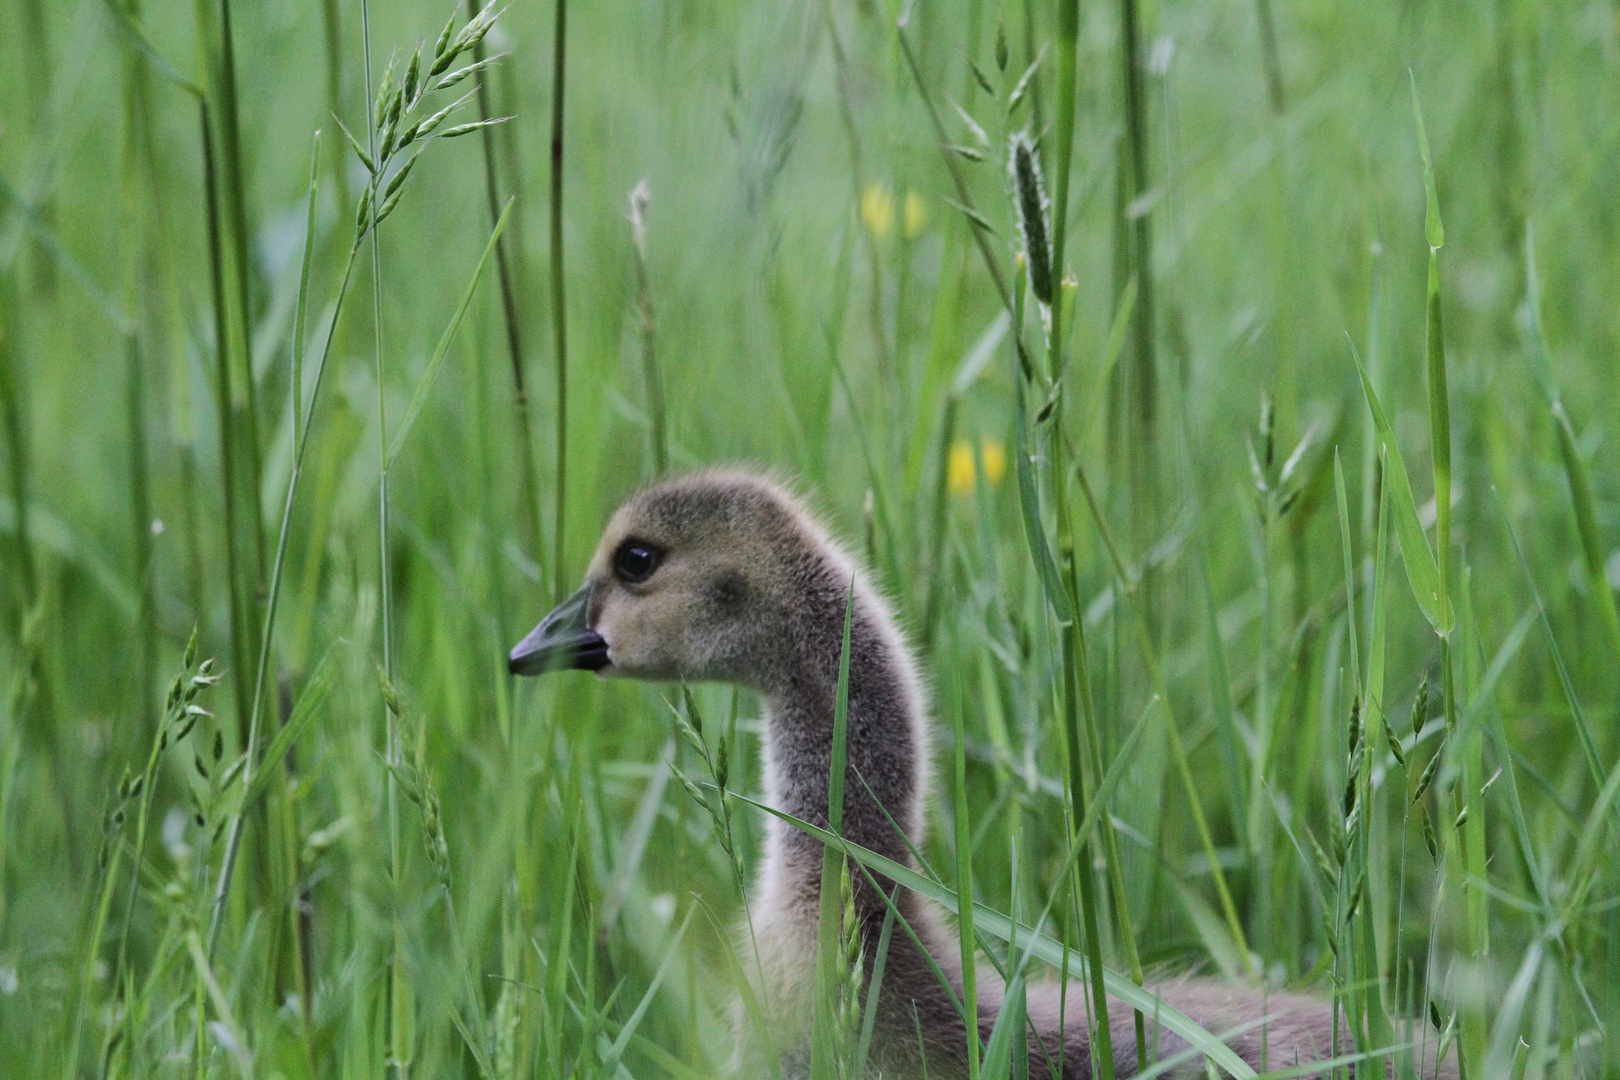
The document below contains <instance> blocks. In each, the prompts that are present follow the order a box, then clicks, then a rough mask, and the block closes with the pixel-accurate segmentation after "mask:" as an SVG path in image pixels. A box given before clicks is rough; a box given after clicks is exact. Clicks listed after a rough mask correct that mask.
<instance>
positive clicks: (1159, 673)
mask: <svg viewBox="0 0 1620 1080" xmlns="http://www.w3.org/2000/svg"><path fill="white" fill-rule="evenodd" d="M1074 469H1075V473H1076V475H1077V477H1078V479H1079V481H1080V487H1081V490H1082V491H1084V492H1085V493H1086V504H1087V508H1088V509H1089V510H1090V511H1091V519H1092V523H1093V524H1094V525H1096V527H1097V531H1098V533H1099V534H1100V535H1101V536H1102V538H1103V546H1104V548H1105V549H1106V550H1107V551H1108V553H1109V558H1110V559H1111V561H1112V563H1113V570H1114V588H1115V590H1116V595H1117V596H1119V597H1120V598H1121V599H1122V600H1129V601H1132V602H1131V603H1129V604H1126V605H1125V606H1128V607H1129V608H1130V609H1131V615H1132V618H1131V619H1130V622H1131V625H1132V627H1133V629H1134V630H1135V631H1136V644H1137V648H1138V649H1139V650H1140V651H1141V653H1142V658H1143V660H1144V661H1145V663H1146V667H1147V669H1148V678H1149V682H1150V685H1151V686H1152V687H1153V690H1154V692H1155V693H1156V694H1157V695H1158V696H1159V699H1160V700H1161V701H1162V702H1163V703H1164V709H1165V733H1166V734H1167V735H1168V736H1169V740H1170V752H1171V756H1172V757H1173V758H1174V759H1175V763H1176V769H1177V772H1178V773H1179V774H1180V776H1181V782H1182V786H1183V788H1184V789H1185V790H1186V793H1187V801H1188V809H1190V810H1191V811H1192V815H1193V823H1194V825H1196V827H1197V829H1198V837H1199V842H1200V844H1201V845H1202V847H1203V850H1204V858H1205V860H1206V861H1207V862H1208V863H1209V872H1210V877H1211V878H1213V879H1214V882H1215V891H1216V893H1217V895H1218V896H1219V897H1220V901H1221V910H1222V913H1223V914H1224V915H1225V917H1226V923H1227V929H1228V930H1229V931H1230V932H1231V934H1232V940H1233V941H1234V942H1236V943H1237V947H1238V951H1239V952H1240V953H1241V954H1242V955H1243V956H1244V957H1245V958H1246V959H1247V960H1248V961H1249V962H1251V963H1252V960H1253V957H1252V956H1251V954H1250V952H1249V945H1248V938H1247V936H1246V935H1245V934H1244V932H1243V924H1242V920H1241V919H1239V918H1238V913H1237V905H1236V904H1235V903H1233V901H1232V893H1231V890H1230V889H1229V888H1228V887H1227V884H1226V872H1225V871H1224V870H1222V869H1221V864H1220V857H1219V854H1218V853H1217V851H1216V849H1215V838H1214V835H1213V834H1212V833H1211V832H1210V828H1209V822H1208V821H1207V820H1206V819H1205V817H1204V807H1203V798H1202V796H1201V795H1200V794H1199V791H1198V784H1197V782H1196V781H1195V780H1194V779H1193V775H1192V768H1191V766H1190V764H1189V762H1188V760H1187V749H1186V746H1185V745H1184V744H1183V743H1182V741H1181V733H1180V731H1179V730H1178V728H1177V724H1176V718H1175V713H1174V711H1173V710H1172V709H1171V707H1170V693H1169V684H1168V681H1167V680H1166V678H1165V674H1164V668H1163V665H1162V664H1161V662H1160V660H1159V651H1158V648H1157V647H1156V646H1155V645H1154V642H1153V637H1152V633H1151V628H1150V626H1149V623H1148V618H1147V614H1146V612H1145V611H1144V610H1143V605H1142V603H1141V600H1140V597H1139V596H1138V594H1137V591H1136V590H1137V587H1138V585H1139V584H1140V581H1139V579H1138V578H1137V577H1136V576H1133V575H1132V574H1131V572H1130V569H1129V568H1128V567H1127V566H1126V565H1125V561H1124V558H1123V556H1122V555H1121V554H1120V549H1119V545H1118V544H1117V543H1116V542H1115V540H1114V536H1113V530H1112V529H1111V528H1110V527H1109V525H1108V519H1107V518H1106V517H1104V516H1103V512H1102V504H1101V503H1100V502H1099V501H1098V500H1097V496H1096V492H1095V489H1094V488H1093V487H1092V485H1091V481H1090V480H1089V479H1088V478H1087V476H1086V472H1085V467H1084V466H1083V465H1082V464H1081V463H1080V462H1079V460H1078V458H1076V460H1075V464H1074ZM1255 974H1259V972H1255Z"/></svg>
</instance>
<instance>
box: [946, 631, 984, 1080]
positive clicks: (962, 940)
mask: <svg viewBox="0 0 1620 1080" xmlns="http://www.w3.org/2000/svg"><path fill="white" fill-rule="evenodd" d="M955 639H956V635H955V634H952V645H955V646H959V645H960V643H959V642H958V641H956V640H955ZM952 651H953V652H957V653H959V652H960V649H959V648H953V649H952ZM951 723H952V728H953V730H952V734H953V736H954V738H953V740H952V742H953V746H952V751H953V752H952V759H951V765H952V775H953V778H954V781H955V783H954V784H953V785H952V787H953V789H954V792H953V794H954V797H955V800H956V806H955V812H954V813H953V814H952V815H951V816H952V817H953V818H954V819H955V822H954V824H955V826H956V837H955V841H956V843H955V848H956V903H957V935H958V937H957V940H958V944H959V947H960V949H961V959H962V1009H963V1011H964V1013H965V1015H964V1017H963V1020H964V1021H965V1026H966V1028H967V1055H968V1058H967V1064H968V1080H979V1055H980V1053H981V1052H982V1050H983V1046H982V1044H981V1041H980V1038H979V990H978V975H977V971H976V968H977V966H978V965H977V963H976V962H975V953H976V951H977V950H976V948H975V940H976V938H975V936H974V932H973V830H972V823H971V821H970V820H969V809H968V797H967V728H966V726H965V725H964V723H963V716H962V693H961V686H960V684H959V683H957V682H956V681H955V680H953V685H952V708H951Z"/></svg>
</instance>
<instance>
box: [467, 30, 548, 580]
mask: <svg viewBox="0 0 1620 1080" xmlns="http://www.w3.org/2000/svg"><path fill="white" fill-rule="evenodd" d="M478 11H479V5H478V0H467V18H468V19H473V18H475V17H476V16H477V15H478ZM483 60H484V41H483V39H482V38H479V40H478V42H477V44H476V45H474V46H473V61H474V62H475V63H482V62H483ZM491 115H493V114H492V113H491V111H490V104H489V86H488V83H487V81H486V80H485V79H482V78H480V79H479V80H478V118H479V119H480V120H488V119H489V118H490V117H491ZM479 135H480V137H481V139H482V141H483V149H484V197H485V199H486V201H487V202H488V203H489V227H490V228H492V229H493V228H494V227H495V224H496V222H498V221H499V220H500V218H501V213H502V210H501V196H500V182H499V179H498V177H497V172H498V165H497V160H496V154H495V132H494V130H493V128H492V127H486V128H484V129H483V130H482V131H481V132H479ZM495 269H496V272H497V274H498V275H499V277H500V283H501V321H502V324H503V326H504V327H505V330H506V352H507V357H508V359H509V360H510V361H511V363H512V405H513V409H514V411H515V412H516V414H517V415H516V420H517V432H518V453H519V454H521V455H522V461H521V462H520V463H519V467H520V468H521V470H522V471H521V473H520V474H519V475H520V476H521V477H522V481H523V518H522V521H521V523H520V524H521V527H522V529H523V542H524V550H525V551H527V552H528V553H529V554H530V555H531V556H532V557H533V558H534V560H535V562H536V563H538V562H539V561H540V559H541V552H540V478H539V476H538V475H537V474H536V472H535V463H534V431H533V429H532V428H531V427H530V426H529V390H528V386H527V384H526V381H525V380H526V376H525V375H524V372H525V371H526V370H527V364H526V363H525V362H524V357H523V332H522V326H521V323H520V322H519V316H518V311H517V304H518V301H517V286H516V282H515V281H514V275H513V273H512V269H511V267H510V266H509V264H508V263H507V254H506V240H505V238H504V237H502V238H500V239H498V240H496V242H495Z"/></svg>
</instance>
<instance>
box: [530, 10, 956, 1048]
mask: <svg viewBox="0 0 1620 1080" xmlns="http://www.w3.org/2000/svg"><path fill="white" fill-rule="evenodd" d="M559 2H560V0H559ZM854 623H855V580H854V578H851V579H850V583H849V593H848V595H847V597H846V599H845V601H844V627H843V639H842V643H841V645H840V647H839V654H838V688H837V692H836V695H835V697H834V698H833V730H832V746H831V753H830V756H829V762H828V768H827V828H828V830H829V831H830V832H831V833H832V834H833V835H834V836H840V837H841V836H843V834H844V771H845V747H846V745H847V743H846V740H847V734H848V725H849V658H850V640H851V638H850V635H851V631H852V630H853V628H854ZM848 872H849V868H848V865H847V864H846V863H845V861H844V858H843V856H842V854H841V853H840V852H839V851H838V849H837V848H835V847H833V846H832V845H828V846H827V847H824V848H823V849H822V852H821V896H820V908H819V912H818V915H817V921H816V995H815V1018H814V1036H813V1038H812V1041H811V1046H810V1076H811V1078H812V1080H835V1078H836V1077H837V1074H838V1062H839V1060H840V1058H841V1054H840V1047H839V1045H838V1041H839V1040H838V1024H837V993H838V991H837V987H838V978H839V969H840V960H841V957H840V953H841V949H840V948H839V922H840V912H839V907H840V899H839V898H840V894H841V890H840V886H839V881H840V878H841V877H842V875H844V874H847V873H848ZM963 978H964V979H967V980H971V979H972V975H971V974H970V973H968V972H966V971H964V973H963ZM969 985H971V983H970V984H969ZM973 1080H978V1074H977V1070H975V1072H974V1076H973Z"/></svg>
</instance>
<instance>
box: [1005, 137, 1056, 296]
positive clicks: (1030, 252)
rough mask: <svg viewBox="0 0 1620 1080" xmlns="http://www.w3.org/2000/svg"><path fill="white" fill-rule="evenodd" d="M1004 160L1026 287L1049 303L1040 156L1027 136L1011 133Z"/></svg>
mask: <svg viewBox="0 0 1620 1080" xmlns="http://www.w3.org/2000/svg"><path fill="white" fill-rule="evenodd" d="M1007 161H1008V165H1009V167H1010V169H1011V172H1012V183H1013V191H1014V193H1015V198H1014V206H1015V207H1016V208H1017V211H1018V233H1019V236H1021V237H1022V238H1023V241H1024V255H1025V257H1026V258H1027V259H1028V260H1029V287H1030V289H1031V290H1032V291H1033V292H1034V293H1035V298H1036V299H1037V300H1039V301H1040V302H1041V303H1042V304H1044V305H1046V306H1047V307H1050V306H1051V304H1052V249H1051V246H1050V245H1049V244H1048V241H1047V226H1046V217H1047V212H1048V210H1049V206H1050V204H1048V203H1047V201H1046V182H1045V180H1043V179H1042V178H1041V166H1040V159H1039V158H1038V157H1036V155H1035V147H1034V145H1033V144H1032V143H1031V142H1030V139H1029V136H1028V135H1025V134H1024V133H1023V132H1018V133H1016V134H1015V135H1013V137H1012V139H1011V140H1010V141H1009V142H1008V144H1007Z"/></svg>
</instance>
